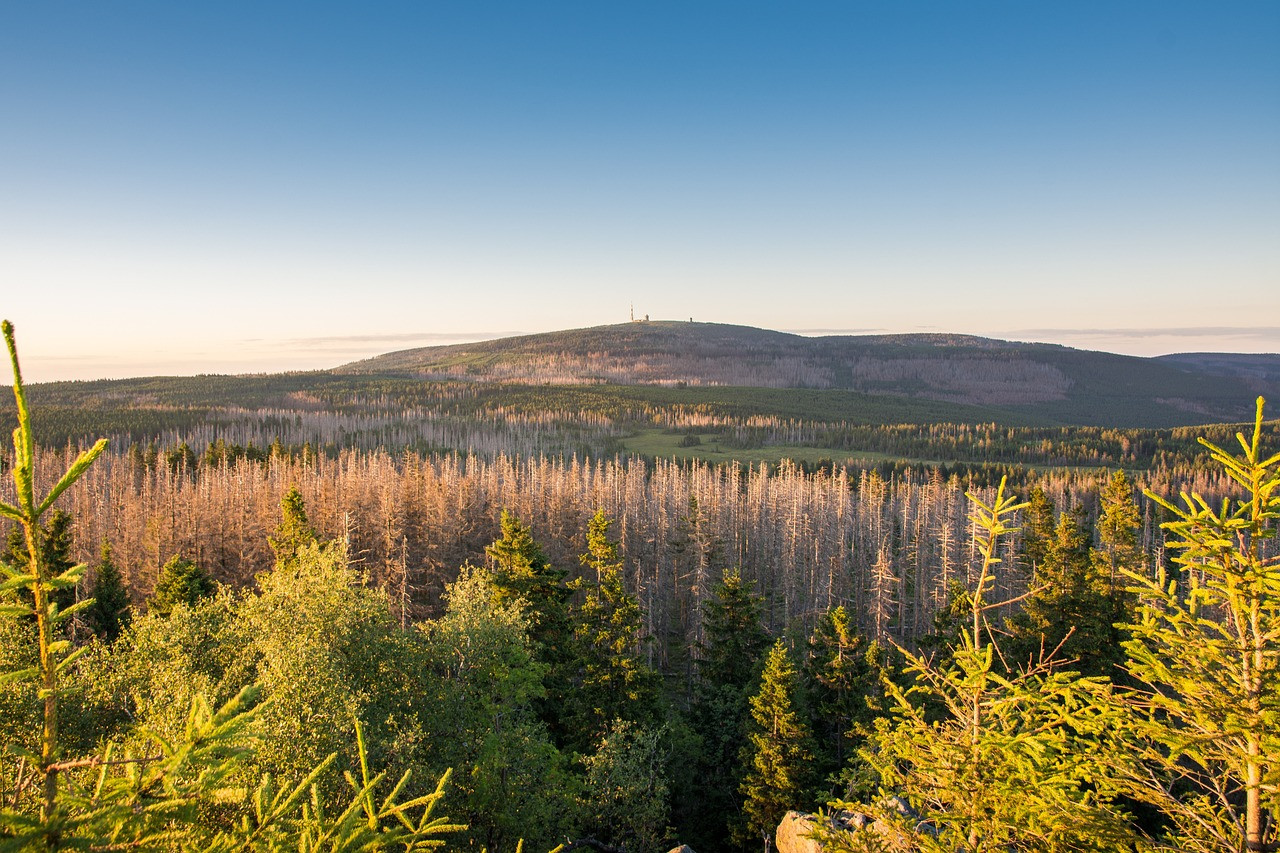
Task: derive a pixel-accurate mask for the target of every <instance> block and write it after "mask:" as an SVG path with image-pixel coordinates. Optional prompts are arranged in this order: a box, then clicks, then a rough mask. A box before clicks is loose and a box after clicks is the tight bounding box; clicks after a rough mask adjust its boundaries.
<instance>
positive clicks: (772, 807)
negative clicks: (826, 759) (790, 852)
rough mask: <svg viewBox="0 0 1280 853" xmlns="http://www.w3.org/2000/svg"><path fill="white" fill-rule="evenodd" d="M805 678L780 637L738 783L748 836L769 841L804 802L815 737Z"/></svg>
mask: <svg viewBox="0 0 1280 853" xmlns="http://www.w3.org/2000/svg"><path fill="white" fill-rule="evenodd" d="M800 690H801V685H800V679H799V677H798V675H797V674H796V669H795V665H794V664H792V662H791V657H790V655H789V654H788V653H787V647H786V644H785V643H783V642H782V640H778V641H776V642H775V643H774V644H773V648H771V649H770V650H769V654H768V656H767V657H766V658H765V664H764V673H763V674H762V675H761V679H760V689H759V691H757V692H756V694H755V695H754V696H752V697H751V703H750V704H751V722H750V724H749V726H748V729H747V745H746V746H745V747H744V749H743V751H742V757H743V760H744V764H745V765H746V775H745V776H744V778H743V780H742V783H741V784H740V785H739V786H738V791H739V792H740V793H741V794H742V795H743V797H744V800H743V806H742V811H743V813H744V815H745V816H746V831H745V833H744V834H743V839H742V840H743V841H744V842H746V843H751V842H753V841H756V840H760V841H763V843H764V849H765V850H766V851H767V850H768V849H769V841H770V839H771V838H772V837H773V834H774V831H775V830H776V829H777V828H778V822H779V821H781V820H782V816H783V815H785V814H786V813H787V811H788V810H789V809H793V808H798V807H801V808H802V807H804V806H806V805H807V803H806V802H805V799H806V797H805V794H806V792H807V790H808V788H809V785H810V776H811V773H812V763H813V743H812V735H811V734H810V732H809V727H808V725H807V724H806V722H805V719H804V717H805V713H804V709H803V708H802V707H801V702H800Z"/></svg>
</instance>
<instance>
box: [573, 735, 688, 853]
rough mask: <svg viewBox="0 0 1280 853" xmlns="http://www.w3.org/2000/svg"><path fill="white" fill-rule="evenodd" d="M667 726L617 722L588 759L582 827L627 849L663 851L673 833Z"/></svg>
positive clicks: (606, 841) (586, 762)
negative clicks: (670, 825)
mask: <svg viewBox="0 0 1280 853" xmlns="http://www.w3.org/2000/svg"><path fill="white" fill-rule="evenodd" d="M664 735H665V730H664V729H663V728H661V727H659V728H656V729H654V728H649V727H645V726H639V725H636V724H635V723H631V722H628V721H626V720H618V721H616V722H615V723H614V724H613V725H612V726H610V727H609V730H608V732H606V733H605V735H604V737H603V738H601V739H600V742H599V745H598V748H597V749H596V750H595V752H593V753H592V754H590V755H588V756H586V758H584V759H583V764H584V765H585V768H586V779H585V780H584V785H583V829H584V830H585V831H586V832H588V833H590V834H591V836H592V837H594V838H596V839H598V840H600V841H602V842H604V843H606V844H611V845H613V846H614V847H618V848H621V849H624V850H634V851H637V853H639V851H648V850H661V849H663V846H664V843H665V842H667V841H668V839H669V837H670V833H671V829H670V827H668V825H667V822H668V819H669V817H670V808H671V807H670V802H669V801H670V790H669V786H668V781H667V763H668V756H667V747H666V744H665V743H664Z"/></svg>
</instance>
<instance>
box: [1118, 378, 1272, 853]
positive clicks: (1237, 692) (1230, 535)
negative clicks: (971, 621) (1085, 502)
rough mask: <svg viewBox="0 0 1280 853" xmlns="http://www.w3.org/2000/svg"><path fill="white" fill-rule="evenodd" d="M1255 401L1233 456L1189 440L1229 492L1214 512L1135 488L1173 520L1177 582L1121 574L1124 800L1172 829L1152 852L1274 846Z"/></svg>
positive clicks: (1266, 489)
mask: <svg viewBox="0 0 1280 853" xmlns="http://www.w3.org/2000/svg"><path fill="white" fill-rule="evenodd" d="M1262 412H1263V400H1262V398H1261V397H1259V398H1258V404H1257V415H1256V418H1255V421H1254V426H1253V434H1252V436H1251V437H1250V438H1248V439H1246V438H1245V436H1244V435H1243V434H1242V433H1237V434H1236V438H1237V440H1238V442H1239V444H1240V447H1241V448H1242V451H1243V452H1242V453H1241V454H1240V455H1234V454H1232V453H1230V452H1228V451H1227V450H1225V449H1223V448H1221V447H1219V446H1217V445H1215V444H1213V443H1211V442H1209V441H1206V440H1205V439H1203V438H1202V439H1200V442H1201V443H1202V444H1203V445H1204V446H1205V447H1206V448H1208V450H1209V451H1210V453H1211V455H1212V458H1213V461H1214V462H1215V463H1216V464H1217V465H1218V466H1220V467H1221V469H1222V471H1223V472H1224V473H1225V474H1226V475H1227V477H1228V478H1229V479H1230V481H1231V482H1232V483H1234V485H1235V488H1236V495H1235V496H1234V497H1225V498H1223V499H1222V502H1221V503H1220V504H1218V505H1216V506H1214V505H1211V504H1210V503H1209V502H1208V501H1206V500H1205V499H1203V498H1202V497H1200V495H1198V494H1194V493H1192V494H1190V495H1188V494H1187V493H1186V492H1184V493H1183V494H1182V498H1183V501H1182V503H1183V505H1182V506H1181V507H1179V506H1175V505H1174V504H1172V503H1170V502H1168V501H1166V500H1164V499H1163V498H1161V497H1160V496H1158V495H1156V494H1154V493H1152V492H1147V497H1148V498H1150V499H1151V500H1154V501H1156V502H1157V503H1159V504H1160V505H1161V506H1163V507H1164V509H1165V510H1166V511H1168V512H1169V513H1170V515H1171V517H1172V519H1173V520H1171V521H1169V522H1167V523H1165V524H1164V525H1162V526H1163V527H1164V528H1165V530H1166V531H1168V534H1169V538H1168V539H1167V543H1168V545H1169V547H1171V548H1173V549H1176V550H1177V551H1178V552H1179V553H1178V556H1177V558H1176V563H1177V564H1178V566H1179V567H1180V568H1181V570H1182V571H1181V575H1180V576H1179V577H1172V576H1170V575H1168V574H1167V573H1166V572H1165V571H1164V570H1161V571H1160V573H1159V574H1158V575H1157V577H1155V578H1151V577H1148V576H1147V574H1146V573H1145V572H1141V573H1139V572H1136V571H1127V572H1126V574H1127V576H1128V578H1129V580H1130V581H1131V582H1132V583H1133V584H1134V591H1135V592H1136V593H1137V594H1138V596H1139V597H1140V604H1139V606H1138V608H1137V612H1138V619H1137V620H1136V622H1135V623H1134V624H1133V625H1131V626H1130V628H1131V630H1132V632H1133V638H1132V639H1131V640H1129V641H1128V642H1127V643H1126V644H1125V650H1126V651H1127V652H1128V655H1129V660H1128V664H1127V669H1128V672H1129V674H1130V675H1131V677H1132V678H1133V679H1134V680H1135V681H1136V682H1137V684H1138V685H1140V686H1139V687H1137V688H1135V689H1133V690H1129V691H1126V693H1125V694H1124V698H1125V702H1126V705H1127V706H1128V708H1129V710H1130V712H1131V724H1132V725H1133V726H1134V727H1135V728H1136V730H1137V733H1138V735H1139V739H1138V741H1137V746H1136V747H1134V749H1133V752H1131V753H1126V754H1125V756H1124V757H1126V758H1127V757H1130V756H1133V755H1134V753H1136V761H1133V762H1131V763H1126V764H1125V766H1126V768H1127V771H1128V774H1129V779H1130V782H1131V788H1130V794H1131V795H1132V796H1134V797H1136V798H1139V799H1141V800H1143V801H1146V802H1148V803H1151V804H1152V805H1155V806H1156V807H1158V808H1159V809H1160V810H1161V811H1162V812H1163V813H1164V814H1165V816H1166V817H1167V819H1168V820H1169V821H1170V822H1171V823H1172V825H1173V829H1174V831H1173V833H1172V836H1173V837H1172V838H1171V839H1170V842H1169V844H1168V846H1167V847H1166V848H1165V849H1176V850H1180V851H1199V853H1211V852H1212V853H1228V851H1230V853H1242V852H1243V851H1250V853H1255V852H1256V853H1262V851H1267V850H1274V849H1276V845H1277V843H1278V842H1280V560H1278V559H1277V558H1276V556H1275V554H1276V552H1275V549H1274V547H1273V543H1274V539H1275V535H1276V524H1277V521H1278V520H1280V453H1275V454H1272V455H1271V456H1267V455H1266V453H1265V452H1264V451H1263V450H1262V446H1261V438H1262V434H1263V420H1262Z"/></svg>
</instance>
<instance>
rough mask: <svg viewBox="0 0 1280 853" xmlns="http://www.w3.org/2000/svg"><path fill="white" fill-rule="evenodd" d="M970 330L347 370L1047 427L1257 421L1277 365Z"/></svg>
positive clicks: (616, 349) (635, 330)
mask: <svg viewBox="0 0 1280 853" xmlns="http://www.w3.org/2000/svg"><path fill="white" fill-rule="evenodd" d="M1250 358H1253V357H1251V356H1227V355H1223V354H1209V356H1204V355H1202V356H1200V359H1199V362H1197V361H1195V360H1191V359H1183V360H1173V359H1172V358H1168V359H1150V358H1138V357H1134V356H1123V355H1115V354H1112V353H1104V352H1093V351H1088V350H1077V349H1072V348H1070V347H1064V346H1058V345H1053V344H1027V343H1013V342H1009V341H999V340H992V339H988V338H979V337H972V336H967V335H942V334H934V335H865V336H828V337H804V336H801V335H794V334H788V333H785V332H776V331H770V330H767V329H757V328H752V327H747V326H733V325H725V324H719V323H692V322H676V321H654V322H643V323H623V324H618V325H612V326H597V327H593V328H588V329H574V330H569V331H562V332H549V333H546V334H538V335H524V336H520V337H512V338H503V339H499V340H491V341H484V342H481V343H474V344H456V345H452V346H438V347H424V348H421V349H412V350H403V351H400V352H393V353H387V354H386V355H382V356H378V357H376V358H372V359H368V360H366V361H361V362H355V363H352V364H348V365H344V366H342V367H341V368H338V371H339V372H344V373H406V372H408V373H415V374H418V375H421V376H424V377H430V378H465V379H471V380H475V381H483V382H505V383H531V384H552V385H561V384H592V383H608V384H621V385H637V384H638V385H646V384H648V385H676V386H693V387H696V386H743V387H757V388H817V389H845V390H850V391H858V392H863V393H871V394H880V395H889V396H898V397H911V398H923V399H929V400H938V401H944V402H950V403H964V404H970V405H980V406H987V407H994V408H998V409H1002V410H1005V411H1008V412H1009V413H1010V414H1016V415H1019V416H1021V417H1026V418H1031V419H1034V420H1036V421H1041V422H1057V423H1065V424H1088V425H1102V426H1145V427H1165V426H1176V425H1184V424H1194V423H1206V422H1211V421H1236V420H1244V419H1246V418H1248V417H1249V415H1250V413H1251V411H1252V405H1253V404H1252V400H1253V398H1254V397H1255V396H1256V395H1257V394H1258V393H1264V394H1271V395H1272V396H1276V395H1277V393H1278V392H1280V379H1278V378H1277V377H1276V375H1274V374H1273V373H1267V372H1261V371H1254V372H1253V373H1249V374H1247V375H1246V374H1244V372H1243V371H1238V370H1235V371H1233V370H1229V369H1226V368H1225V367H1224V365H1234V364H1235V362H1234V361H1232V359H1245V363H1249V362H1248V359H1250Z"/></svg>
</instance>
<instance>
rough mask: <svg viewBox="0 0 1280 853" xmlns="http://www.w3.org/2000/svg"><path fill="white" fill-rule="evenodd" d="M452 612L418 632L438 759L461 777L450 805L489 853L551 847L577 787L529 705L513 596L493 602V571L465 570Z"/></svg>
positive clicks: (530, 673) (453, 593)
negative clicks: (429, 674)
mask: <svg viewBox="0 0 1280 853" xmlns="http://www.w3.org/2000/svg"><path fill="white" fill-rule="evenodd" d="M446 600H447V602H448V609H447V611H446V613H445V614H444V616H442V617H441V618H440V619H436V620H432V621H430V622H426V623H424V624H423V625H422V631H423V634H424V638H425V640H426V644H427V648H428V654H429V655H430V658H431V666H432V669H433V671H434V673H435V675H434V678H433V680H432V681H431V682H430V683H429V693H428V695H427V697H426V698H427V701H428V704H429V707H430V708H431V710H432V722H431V725H432V727H433V728H432V734H433V737H432V750H433V753H434V754H435V755H436V756H437V760H438V761H441V762H443V763H446V764H448V765H450V766H456V767H459V768H469V770H468V772H466V773H459V775H458V776H457V778H456V780H455V791H454V792H453V793H451V794H450V797H449V802H450V809H451V811H454V812H456V813H459V814H461V815H463V816H464V817H465V818H466V820H467V822H468V823H469V824H470V829H469V830H468V832H467V836H466V837H467V839H468V840H469V841H470V842H471V843H472V844H473V845H474V846H476V847H484V848H487V849H489V850H491V851H505V850H509V849H512V848H513V847H514V846H515V844H516V843H517V842H518V840H519V839H521V838H523V839H525V841H526V842H527V843H529V844H530V845H539V846H544V847H550V846H551V845H552V844H553V843H554V841H553V838H554V836H555V832H556V830H557V829H560V830H561V831H565V830H566V828H567V827H569V826H571V825H572V813H573V811H574V798H575V785H574V782H573V779H572V778H571V777H570V776H569V773H568V762H567V760H566V759H565V758H564V756H562V755H561V753H560V752H559V751H558V750H557V749H556V748H555V745H554V744H553V743H552V742H551V738H550V736H549V734H548V732H547V729H546V726H545V725H544V724H543V722H542V721H541V720H540V719H539V717H538V715H537V714H536V713H535V712H534V709H533V702H534V701H535V700H537V699H539V698H540V697H542V696H543V695H544V694H545V688H544V687H543V677H544V675H545V673H546V666H545V665H544V664H542V663H540V662H539V661H538V660H537V659H536V657H535V654H534V652H535V648H534V644H533V642H532V641H531V640H530V638H529V616H528V614H527V613H526V612H525V610H524V608H523V606H522V604H521V603H520V601H519V600H516V601H505V602H501V601H499V596H498V595H497V594H496V590H495V587H494V583H493V580H492V577H491V575H490V573H489V572H488V571H487V570H485V569H478V568H474V567H471V566H464V567H463V568H462V570H461V572H460V574H459V576H458V580H457V581H455V582H454V583H452V584H450V585H449V588H448V591H447V594H446Z"/></svg>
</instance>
